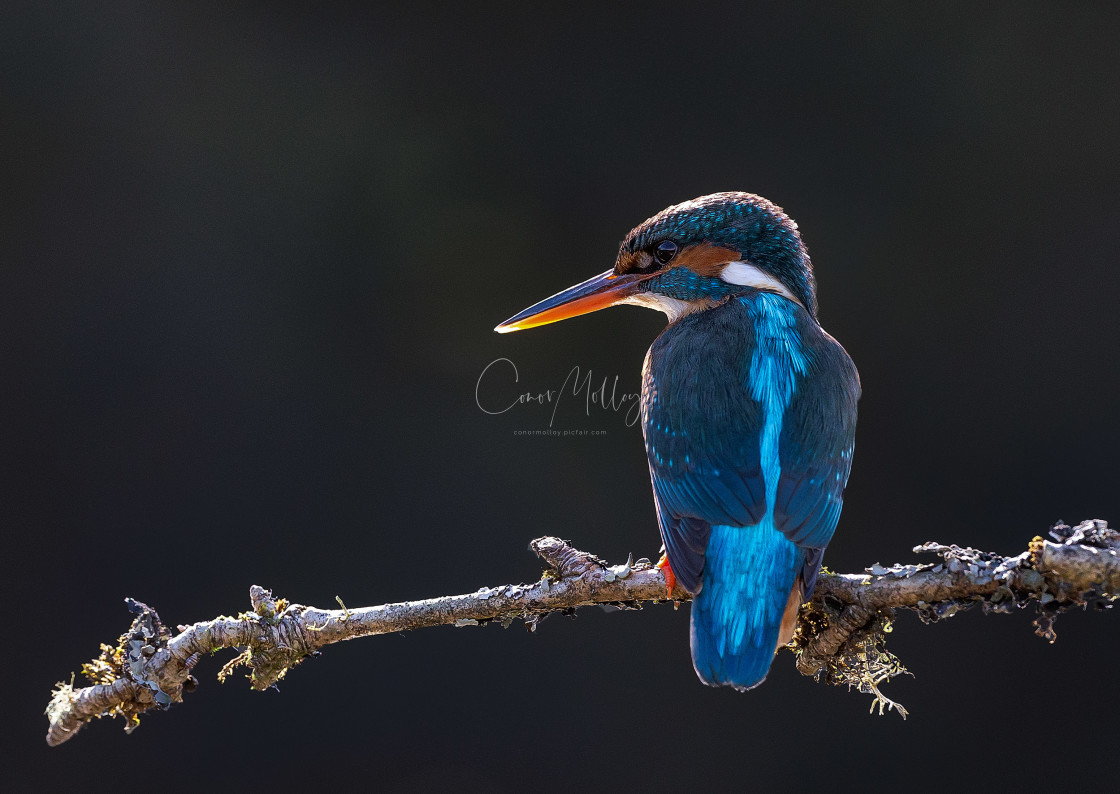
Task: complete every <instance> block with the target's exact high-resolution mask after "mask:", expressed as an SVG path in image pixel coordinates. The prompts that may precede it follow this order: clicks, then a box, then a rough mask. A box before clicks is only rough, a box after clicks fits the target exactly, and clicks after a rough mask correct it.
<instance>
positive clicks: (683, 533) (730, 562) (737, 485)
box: [495, 191, 861, 691]
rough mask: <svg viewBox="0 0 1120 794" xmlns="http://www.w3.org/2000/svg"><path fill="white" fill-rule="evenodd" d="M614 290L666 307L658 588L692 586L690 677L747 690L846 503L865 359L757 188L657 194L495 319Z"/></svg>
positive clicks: (572, 307)
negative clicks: (563, 284)
mask: <svg viewBox="0 0 1120 794" xmlns="http://www.w3.org/2000/svg"><path fill="white" fill-rule="evenodd" d="M618 304H632V305H638V306H643V307H647V308H651V309H656V310H659V311H661V312H664V313H665V315H666V316H667V318H668V324H667V325H666V327H665V329H664V330H663V331H662V332H661V334H660V335H658V336H657V338H656V339H655V340H654V342H653V344H652V345H651V347H650V349H649V351H648V352H647V353H646V356H645V361H644V363H643V366H642V387H641V393H640V407H641V420H642V432H643V437H644V440H645V448H646V454H647V457H648V459H649V471H650V478H651V480H652V483H653V497H654V507H655V512H656V517H657V523H658V527H659V530H660V533H661V539H662V543H663V550H664V553H663V555H662V557H661V560H660V561H659V562H658V567H659V568H661V570H662V572H663V574H664V577H665V581H666V587H667V589H668V593H667V596H668V597H671V596H672V594H673V591H674V589H675V588H676V587H677V586H678V585H679V586H680V587H683V588H684V589H685V590H686V591H688V592H689V593H690V594H691V595H692V605H691V615H690V620H689V626H690V628H689V637H690V647H691V652H692V661H693V667H694V668H695V670H696V674H697V675H698V676H699V678H700V680H701V681H702V682H704V683H705V684H708V685H710V686H727V687H732V688H734V689H736V690H739V691H745V690H748V689H752V688H754V687H755V686H757V685H759V684H760V683H762V681H763V680H764V679H765V678H766V675H767V673H768V672H769V670H770V666H771V663H772V661H773V659H774V656H775V654H776V653H777V651H778V650H780V649H781V648H782V647H783V646H785V645H786V644H788V643H789V642H790V640H791V639H792V637H793V635H794V631H795V627H796V624H797V615H798V612H799V609H800V607H801V605H802V604H804V603H805V602H807V601H808V600H809V598H810V596H811V595H812V593H813V588H814V586H815V584H816V581H817V577H818V573H819V571H820V568H821V563H822V559H823V555H824V551H825V547H826V546H827V545H828V543H829V541H830V540H831V538H832V535H833V533H834V531H835V529H836V524H837V522H838V520H839V518H840V511H841V508H842V507H843V499H844V490H845V488H846V486H847V482H848V475H849V473H850V472H851V466H852V454H853V451H854V448H855V447H854V442H855V431H856V406H857V402H858V400H859V397H860V392H861V387H860V380H859V374H858V372H857V370H856V367H855V364H854V363H853V362H852V359H851V357H850V356H849V355H848V353H847V352H846V351H845V350H844V348H843V347H842V346H841V345H840V343H839V342H837V341H836V340H835V339H833V338H832V337H831V336H829V334H828V333H826V332H825V331H824V329H823V328H822V327H821V325H820V323H819V321H818V319H817V295H816V281H815V277H814V272H813V266H812V262H811V261H810V258H809V253H808V250H807V249H806V247H805V244H804V243H803V242H802V239H801V235H800V232H799V230H798V227H797V224H796V223H795V222H794V221H793V220H792V219H791V218H790V217H789V216H788V215H787V214H786V213H785V212H784V211H783V210H782V208H781V207H778V206H777V205H775V204H773V203H772V202H770V201H768V200H767V199H765V198H762V197H761V196H758V195H755V194H752V193H744V192H737V191H736V192H723V193H713V194H711V195H706V196H701V197H699V198H696V199H692V200H691V201H685V202H683V203H680V204H675V205H673V206H670V207H668V208H666V209H664V210H662V211H661V212H659V213H657V214H656V215H654V216H653V217H651V218H649V219H648V220H646V221H645V222H643V223H641V224H639V225H638V226H636V227H635V228H634V229H633V230H631V231H630V233H629V234H627V235H626V238H625V239H624V240H623V241H622V243H621V244H620V246H619V250H618V254H617V257H616V259H615V264H614V267H613V268H612V269H610V270H608V271H606V272H605V273H602V274H600V275H598V276H595V277H594V278H591V279H588V280H587V281H584V282H583V283H581V284H577V285H575V286H573V287H570V288H569V289H566V290H563V291H562V292H559V293H557V294H556V295H553V296H552V297H550V298H546V299H545V300H543V301H540V302H539V303H536V304H534V305H532V306H530V307H529V308H527V309H525V310H524V311H522V312H519V313H518V314H516V315H514V316H513V317H511V318H510V319H508V320H506V321H505V322H503V323H502V324H500V325H499V326H497V327H496V328H495V330H496V331H498V332H499V333H508V332H511V331H519V330H523V329H526V328H532V327H535V326H540V325H545V324H547V323H552V322H556V321H558V320H563V319H567V318H569V317H575V316H578V315H581V314H586V313H588V312H592V311H596V310H598V309H602V308H605V307H607V306H614V305H618Z"/></svg>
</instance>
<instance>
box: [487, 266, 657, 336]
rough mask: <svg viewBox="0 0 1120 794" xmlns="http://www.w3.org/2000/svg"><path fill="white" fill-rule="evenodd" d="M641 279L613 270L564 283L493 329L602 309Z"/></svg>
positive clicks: (520, 328) (533, 324) (500, 330)
mask: <svg viewBox="0 0 1120 794" xmlns="http://www.w3.org/2000/svg"><path fill="white" fill-rule="evenodd" d="M640 281H642V279H641V278H640V277H638V276H634V275H631V274H629V273H627V274H624V275H621V276H617V275H615V273H614V271H613V270H608V271H607V272H606V273H600V274H599V275H597V276H595V278H589V279H588V280H587V281H585V282H583V283H582V284H576V285H575V286H574V287H568V289H566V290H564V291H563V292H558V293H556V294H555V295H553V296H552V297H551V298H545V299H544V300H543V301H541V302H540V303H534V304H533V305H532V306H530V307H529V308H528V309H526V310H525V311H523V312H520V313H518V314H515V315H513V317H510V318H509V319H508V320H506V321H505V322H504V323H502V324H501V325H499V326H498V327H497V328H495V329H494V330H495V331H497V332H498V333H499V334H508V333H510V332H511V331H523V330H525V329H526V328H534V327H536V326H538V325H547V324H548V323H554V322H556V321H557V320H566V319H568V318H569V317H578V316H579V315H581V314H587V313H588V312H593V311H596V310H597V309H605V308H606V307H608V306H613V305H614V304H616V303H619V302H620V301H623V300H625V299H626V298H628V297H630V296H631V295H633V294H634V293H635V292H637V291H638V284H639V282H640Z"/></svg>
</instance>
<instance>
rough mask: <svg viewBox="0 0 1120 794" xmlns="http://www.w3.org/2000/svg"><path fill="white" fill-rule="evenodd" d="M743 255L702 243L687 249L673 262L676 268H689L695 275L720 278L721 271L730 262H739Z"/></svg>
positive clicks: (729, 249)
mask: <svg viewBox="0 0 1120 794" xmlns="http://www.w3.org/2000/svg"><path fill="white" fill-rule="evenodd" d="M742 257H743V255H742V253H740V252H739V251H736V250H735V249H734V248H725V247H723V246H721V245H712V244H711V243H700V244H699V245H691V246H689V247H688V248H685V249H684V250H683V251H681V252H680V253H679V254H677V259H676V261H675V262H673V265H674V266H676V267H687V268H688V269H689V270H691V271H692V272H693V273H696V274H697V275H699V276H707V277H708V278H719V274H720V271H721V270H723V266H724V265H726V264H727V263H728V262H738V261H739V260H740V259H742Z"/></svg>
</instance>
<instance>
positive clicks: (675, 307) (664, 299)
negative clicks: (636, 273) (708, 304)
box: [619, 292, 700, 322]
mask: <svg viewBox="0 0 1120 794" xmlns="http://www.w3.org/2000/svg"><path fill="white" fill-rule="evenodd" d="M619 303H628V304H630V305H631V306H644V307H645V308H647V309H656V310H657V311H659V312H665V316H666V317H668V318H669V322H673V321H674V320H676V319H677V318H678V317H683V316H684V315H686V314H691V313H692V312H694V311H696V310H697V309H699V308H700V307H699V305H697V304H695V303H689V302H688V301H682V300H678V299H677V298H670V297H669V296H668V295H658V294H657V293H655V292H639V293H638V294H637V295H631V296H630V297H629V298H624V299H623V300H620V301H619Z"/></svg>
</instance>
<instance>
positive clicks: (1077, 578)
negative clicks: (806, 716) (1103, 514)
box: [46, 521, 1120, 746]
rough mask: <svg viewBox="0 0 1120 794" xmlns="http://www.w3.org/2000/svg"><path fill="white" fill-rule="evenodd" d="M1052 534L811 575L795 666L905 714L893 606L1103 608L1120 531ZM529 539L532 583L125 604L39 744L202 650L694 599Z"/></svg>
mask: <svg viewBox="0 0 1120 794" xmlns="http://www.w3.org/2000/svg"><path fill="white" fill-rule="evenodd" d="M1050 534H1051V536H1052V537H1053V538H1054V541H1055V542H1051V541H1046V540H1043V539H1042V538H1038V537H1036V538H1034V539H1033V540H1032V541H1031V543H1030V545H1029V547H1028V549H1027V551H1025V552H1023V553H1022V554H1020V555H1018V556H1016V557H1001V556H999V555H996V554H991V553H988V552H980V551H976V550H975V549H971V548H960V547H958V546H942V545H939V544H936V543H926V544H924V545H922V546H918V547H916V548H915V549H914V551H915V552H925V553H933V554H937V555H938V556H939V557H940V561H939V562H936V563H929V564H923V565H896V566H893V567H891V568H884V567H882V566H880V565H878V564H876V565H874V566H872V567H871V568H869V569H867V572H866V573H864V574H834V573H829V572H827V571H822V573H821V576H820V579H819V581H818V583H817V588H816V592H815V593H814V595H813V600H812V601H811V602H810V603H809V604H806V605H804V606H803V607H802V609H801V615H800V620H799V624H798V629H797V634H796V636H795V638H794V641H793V642H792V643H791V645H790V649H791V650H792V651H793V653H794V654H795V656H796V664H797V668H798V670H799V671H801V672H802V673H803V674H805V675H810V676H813V677H815V678H816V679H817V680H822V679H823V680H824V681H826V682H828V683H832V684H846V685H848V686H849V687H856V688H857V689H859V690H860V691H862V692H867V693H870V694H873V695H875V701H874V702H873V703H872V708H873V709H874V707H875V705H876V704H878V706H879V711H880V713H882V712H883V710H884V708H888V709H889V708H896V709H898V710H899V712H900V713H901V714H902V715H903V716H904V717H905V714H906V712H905V710H904V709H902V707H901V706H899V705H898V704H896V703H893V702H892V701H890V700H888V699H887V698H885V697H883V695H882V694H881V693H880V692H879V689H878V686H879V684H881V683H882V682H884V681H886V680H888V679H889V678H891V677H893V676H895V675H899V674H901V673H904V672H906V670H905V668H904V667H903V666H902V664H901V663H900V662H899V661H898V659H897V658H895V657H894V655H893V654H891V653H890V652H889V651H887V650H886V648H885V634H886V633H887V632H888V631H889V630H890V623H891V620H892V619H893V617H894V610H895V609H900V608H901V609H911V610H914V611H916V612H917V613H918V615H919V617H920V618H921V619H922V620H923V621H924V622H931V621H936V620H940V619H943V618H946V617H949V616H951V615H953V614H955V613H956V612H958V611H960V610H961V609H966V608H968V607H969V606H972V605H974V604H981V605H982V606H983V608H984V610H985V611H986V612H992V611H994V612H1010V611H1012V610H1014V609H1016V608H1020V607H1024V606H1028V605H1033V606H1035V607H1036V608H1037V610H1038V617H1037V618H1036V620H1035V625H1036V631H1037V633H1038V634H1040V635H1041V636H1043V637H1045V638H1047V639H1049V640H1050V641H1051V642H1053V641H1054V638H1055V634H1054V630H1053V622H1054V618H1055V617H1056V616H1057V615H1058V614H1059V613H1060V612H1062V611H1065V610H1067V609H1071V608H1073V607H1085V606H1087V605H1088V604H1096V605H1099V606H1110V605H1111V602H1112V601H1114V600H1115V599H1116V598H1117V597H1118V596H1120V533H1118V532H1116V531H1115V530H1112V529H1109V528H1108V526H1107V524H1106V523H1105V522H1104V521H1087V522H1084V523H1083V524H1081V525H1079V526H1078V527H1076V528H1071V527H1068V526H1065V525H1063V524H1059V525H1057V526H1055V527H1054V528H1053V529H1052V530H1051V531H1050ZM529 547H530V549H531V550H532V551H534V552H535V553H536V554H537V555H538V556H539V557H540V558H541V559H543V560H544V561H545V562H546V563H547V564H548V565H549V568H548V570H546V571H545V572H544V574H543V575H542V576H541V578H540V580H539V581H537V582H535V583H533V584H517V585H502V586H500V587H495V588H487V587H484V588H482V589H480V590H478V591H477V592H474V593H468V594H465V595H456V596H444V597H441V598H431V599H427V600H424V601H410V602H406V603H397V604H384V605H381V606H374V607H365V608H362V609H347V608H346V607H345V606H343V607H342V608H341V609H318V608H315V607H309V606H302V605H299V604H289V603H288V602H287V601H286V600H285V599H275V598H274V597H273V595H272V593H271V592H270V591H268V590H265V589H264V588H262V587H259V586H257V585H254V586H253V587H252V588H250V591H249V595H250V600H251V602H252V606H253V610H252V611H251V612H246V613H242V614H240V615H238V616H237V617H234V618H231V617H218V618H215V619H213V620H208V621H203V622H201V623H195V624H194V625H191V626H179V627H178V633H177V634H175V635H172V633H171V632H170V631H169V630H168V629H167V628H166V627H165V626H163V624H162V623H161V622H160V619H159V616H158V615H157V614H156V612H155V610H153V609H151V608H150V607H148V606H146V605H144V604H141V603H139V602H137V601H133V600H132V599H126V602H127V603H128V605H129V608H130V609H131V610H132V611H133V612H134V613H135V614H136V619H135V620H134V621H133V624H132V626H131V627H130V628H129V630H128V631H127V632H126V633H125V634H124V635H122V636H121V638H120V640H119V641H118V643H117V645H116V646H115V647H112V646H109V645H102V646H101V651H102V652H101V656H100V657H98V658H97V659H95V660H93V661H92V662H88V663H86V664H85V665H83V666H82V673H83V675H84V676H85V677H86V678H88V679H89V680H90V682H91V685H90V686H86V687H81V688H75V687H74V686H73V681H71V683H70V684H65V683H60V684H58V686H57V687H56V689H55V691H54V694H53V697H52V698H51V701H50V704H49V705H48V706H47V711H46V713H47V717H48V718H49V720H50V727H49V729H48V731H47V737H46V738H47V744H49V745H51V746H55V745H59V744H62V743H63V742H65V741H66V740H68V739H70V738H71V737H72V736H74V734H75V733H77V732H78V730H80V729H81V728H82V726H84V725H85V724H86V723H88V722H89V721H90V720H91V719H93V718H95V717H102V716H114V717H122V718H124V719H125V721H126V722H125V730H126V732H131V730H132V729H133V728H135V727H136V725H138V724H139V715H140V714H141V713H143V712H145V711H148V710H151V709H166V708H168V707H169V706H170V705H171V704H172V703H177V702H181V701H182V698H183V695H184V694H185V693H188V692H190V691H192V690H193V689H194V687H195V685H196V684H197V681H196V680H195V679H194V677H193V675H192V674H191V671H192V669H193V668H194V666H195V664H196V663H197V662H198V660H199V659H200V658H201V656H202V655H203V654H208V653H214V652H215V651H219V650H222V649H224V648H232V649H236V650H238V651H239V654H238V656H236V657H235V658H234V659H232V660H230V661H229V662H227V663H226V664H225V665H224V666H223V667H222V670H221V671H220V672H219V674H218V677H219V680H223V681H224V680H225V679H226V678H227V677H228V676H229V675H230V674H231V673H232V671H233V670H234V669H235V668H236V667H238V666H241V665H244V666H246V667H247V668H248V669H249V679H250V681H251V682H252V686H253V687H254V688H256V689H259V690H263V689H268V688H269V687H271V686H272V685H274V684H275V683H276V682H277V681H279V680H280V679H281V678H283V677H284V675H285V674H286V673H287V672H288V671H289V670H290V669H291V668H292V667H294V666H295V665H296V664H298V663H299V662H301V661H302V660H303V659H306V658H307V657H308V656H312V655H317V654H318V653H319V649H320V648H323V647H324V646H327V645H330V644H332V643H336V642H342V641H343V640H351V639H355V638H357V637H368V636H371V635H375V634H387V633H391V632H399V631H405V630H408V629H418V628H424V627H426V626H442V625H453V626H475V625H482V624H485V623H489V622H492V621H498V622H500V623H501V624H502V625H503V626H508V625H509V624H510V623H511V622H512V621H513V620H515V619H522V620H524V621H525V622H526V625H527V627H528V628H529V630H534V629H535V628H536V625H537V623H538V622H539V621H540V620H541V619H542V618H543V617H545V616H546V615H548V614H550V613H552V612H571V611H572V610H574V609H575V608H577V607H581V606H588V605H591V604H608V605H614V606H617V607H621V608H628V609H637V608H640V606H641V604H642V603H644V602H655V603H656V602H658V601H666V600H673V601H687V600H689V598H690V597H691V596H690V595H689V594H688V593H687V592H685V591H683V590H681V589H680V588H678V589H677V590H675V591H674V592H673V593H672V598H671V599H669V598H668V596H667V594H666V590H665V579H664V577H663V576H662V574H661V571H660V570H658V569H657V568H655V567H653V566H652V565H650V562H649V560H647V559H644V558H643V559H640V560H638V561H637V562H631V560H627V562H626V563H624V564H622V565H616V566H610V565H607V563H605V562H604V561H602V560H600V559H599V558H597V557H595V556H594V555H592V554H588V553H587V552H583V551H579V550H577V549H575V548H573V547H572V546H570V545H568V544H567V543H565V542H564V541H562V540H559V539H558V538H551V537H545V538H538V539H536V540H534V541H533V542H532V543H530V544H529ZM339 603H340V604H341V601H340V602H339Z"/></svg>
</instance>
